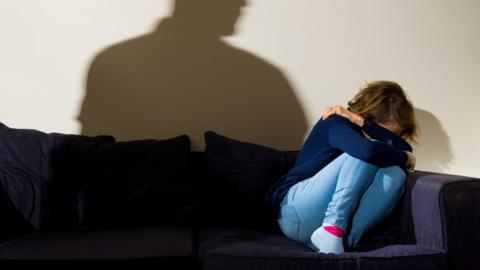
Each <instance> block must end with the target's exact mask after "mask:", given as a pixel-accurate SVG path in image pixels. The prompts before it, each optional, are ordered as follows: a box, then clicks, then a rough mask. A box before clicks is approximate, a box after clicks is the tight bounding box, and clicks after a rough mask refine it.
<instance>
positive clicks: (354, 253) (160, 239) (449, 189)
mask: <svg viewBox="0 0 480 270" xmlns="http://www.w3.org/2000/svg"><path fill="white" fill-rule="evenodd" d="M205 140H206V145H207V148H206V150H205V151H204V152H190V148H189V143H190V142H189V139H188V137H187V136H185V135H180V136H178V137H175V138H170V139H165V140H139V141H129V142H115V141H114V138H113V137H111V136H97V137H87V136H81V135H68V134H58V133H50V134H47V133H43V132H40V131H36V130H28V129H12V128H9V127H7V126H5V125H3V124H1V125H0V151H2V153H3V155H2V156H1V157H0V183H1V185H0V215H1V216H2V222H1V223H0V230H1V231H0V241H1V242H0V266H9V267H10V266H11V267H14V266H24V265H28V266H30V265H32V266H33V265H35V266H36V265H46V266H49V267H52V268H64V267H68V268H73V269H77V268H78V269H80V268H81V267H82V268H83V267H85V266H90V265H95V266H97V265H99V266H117V265H118V266H120V265H121V266H134V267H136V268H138V269H142V268H147V267H148V268H151V267H152V266H153V267H159V268H161V269H242V270H245V269H409V270H414V269H422V270H423V269H435V270H444V269H445V270H447V269H480V260H479V257H480V210H479V209H480V207H479V206H480V179H477V178H471V177H465V176H458V175H447V174H441V173H433V172H422V171H417V172H415V173H413V174H411V175H410V176H409V178H408V180H407V187H406V191H405V194H404V196H403V197H402V199H401V200H400V201H399V203H398V205H397V206H396V207H395V209H394V210H393V211H392V213H391V214H390V215H389V216H388V217H387V218H385V219H384V220H383V221H382V222H381V223H380V224H378V225H377V226H376V227H375V229H374V230H373V231H371V232H369V233H367V234H366V235H365V236H364V237H363V238H362V240H361V244H360V245H359V247H357V248H355V249H348V250H346V252H345V253H343V254H340V255H333V254H320V253H315V252H312V251H311V250H310V249H308V248H307V247H305V246H303V245H302V244H300V243H297V242H295V241H293V240H291V239H288V238H286V237H285V236H283V235H282V233H281V232H280V230H279V228H278V226H277V225H276V222H275V219H274V217H273V216H272V215H271V213H270V212H269V209H268V208H266V207H265V205H264V204H263V201H262V200H263V195H264V194H265V192H266V189H268V187H269V186H270V185H271V184H273V183H274V182H275V181H276V180H277V179H278V178H279V177H280V176H281V175H282V174H284V173H286V172H288V170H289V169H290V168H291V166H293V163H294V161H295V158H296V156H297V155H298V151H279V150H276V149H273V148H270V147H266V146H261V145H256V144H252V143H248V142H242V141H239V140H235V139H232V138H228V137H225V136H222V135H220V134H217V133H215V132H213V131H209V132H206V134H205Z"/></svg>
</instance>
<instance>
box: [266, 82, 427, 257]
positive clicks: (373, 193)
mask: <svg viewBox="0 0 480 270" xmlns="http://www.w3.org/2000/svg"><path fill="white" fill-rule="evenodd" d="M417 132H418V124H417V121H416V119H415V114H414V107H413V105H412V103H411V102H410V101H409V100H408V98H407V97H406V95H405V93H404V91H403V89H402V88H401V87H400V85H398V84H397V83H395V82H390V81H374V82H371V83H368V84H367V85H366V86H365V87H364V88H362V89H361V90H360V91H359V92H358V93H357V94H356V95H355V96H354V98H353V99H352V100H350V101H349V102H348V107H347V108H344V107H342V106H340V105H337V106H333V107H328V108H327V109H326V110H325V112H324V114H323V115H322V117H321V119H320V120H319V121H318V122H317V123H316V124H315V126H314V127H313V129H312V130H311V132H310V134H309V136H308V137H307V139H306V140H305V142H304V144H303V146H302V149H301V151H300V153H299V155H298V158H297V160H296V162H295V165H294V166H293V168H292V169H291V170H290V171H289V172H288V173H287V174H285V175H284V176H282V177H281V178H280V179H279V180H278V181H277V182H276V183H275V184H274V185H273V186H272V187H270V189H269V191H268V192H267V194H266V198H265V199H266V202H267V203H268V204H269V205H270V206H271V207H272V209H273V210H274V211H275V213H276V215H277V221H278V224H279V226H280V228H281V230H282V232H283V233H284V234H285V235H286V236H287V237H289V238H291V239H294V240H296V241H299V242H301V243H303V244H305V245H306V246H308V247H310V248H311V249H312V250H315V251H318V252H322V253H334V254H339V253H343V252H344V246H345V245H347V246H348V247H355V246H356V245H357V244H358V242H359V240H360V238H361V237H362V235H364V234H365V233H366V232H367V231H369V230H371V229H372V228H373V227H374V226H375V225H376V224H378V223H379V222H380V221H381V220H383V219H384V218H385V217H386V216H387V215H388V214H389V213H390V212H391V211H392V210H393V208H394V207H395V205H396V203H397V201H398V200H399V198H400V197H401V195H402V193H403V191H404V186H405V181H406V178H407V173H408V172H410V171H412V170H413V169H414V167H415V163H416V161H415V156H414V155H413V154H412V147H411V145H410V143H411V142H415V138H416V137H417Z"/></svg>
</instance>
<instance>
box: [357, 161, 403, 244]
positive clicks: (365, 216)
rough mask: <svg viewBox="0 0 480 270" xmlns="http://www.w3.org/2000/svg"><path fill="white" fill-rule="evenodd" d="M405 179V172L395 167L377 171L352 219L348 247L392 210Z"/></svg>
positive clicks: (400, 193)
mask: <svg viewBox="0 0 480 270" xmlns="http://www.w3.org/2000/svg"><path fill="white" fill-rule="evenodd" d="M406 178H407V177H406V174H405V172H404V171H403V170H402V169H401V168H400V167H397V166H392V167H387V168H381V169H379V170H378V171H377V173H376V175H375V177H374V179H373V182H372V184H371V185H370V187H369V188H368V189H367V191H366V192H365V194H364V195H363V197H362V199H361V200H360V204H359V206H358V208H357V211H356V212H355V214H354V216H353V218H352V228H351V230H350V233H349V235H348V246H350V247H354V246H356V245H357V243H358V241H359V240H360V238H361V237H362V235H363V234H364V233H366V232H367V231H368V230H370V229H371V228H372V227H373V226H375V225H376V224H377V223H378V222H380V221H381V220H382V219H384V218H385V217H386V216H387V215H388V214H389V213H390V212H391V211H392V210H393V208H394V207H395V205H396V203H397V201H398V199H399V198H400V196H401V195H402V192H403V190H404V187H405V181H406Z"/></svg>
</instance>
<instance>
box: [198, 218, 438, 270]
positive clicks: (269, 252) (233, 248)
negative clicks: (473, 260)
mask: <svg viewBox="0 0 480 270" xmlns="http://www.w3.org/2000/svg"><path fill="white" fill-rule="evenodd" d="M198 237H199V256H200V260H201V263H202V267H203V269H209V270H211V269H227V268H228V269H231V270H234V269H239V270H244V269H322V270H323V269H409V270H414V269H419V270H420V269H421V270H425V269H435V270H441V269H447V263H446V261H447V259H446V255H445V254H444V253H443V252H442V251H440V250H435V249H432V248H428V247H421V246H415V245H391V246H386V247H383V248H378V249H375V250H371V251H363V252H347V253H344V254H341V255H333V254H322V253H316V252H313V251H311V250H310V249H308V248H307V247H305V246H303V245H302V244H300V243H298V242H296V241H293V240H290V239H288V238H286V237H284V236H282V235H276V234H271V233H268V232H262V231H254V230H247V229H233V228H216V229H203V230H201V231H200V232H199V236H198Z"/></svg>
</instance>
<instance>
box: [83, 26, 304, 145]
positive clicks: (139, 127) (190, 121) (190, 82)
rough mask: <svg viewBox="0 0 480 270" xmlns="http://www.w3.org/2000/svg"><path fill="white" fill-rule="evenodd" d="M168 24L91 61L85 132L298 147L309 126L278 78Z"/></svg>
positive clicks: (253, 61) (242, 55)
mask: <svg viewBox="0 0 480 270" xmlns="http://www.w3.org/2000/svg"><path fill="white" fill-rule="evenodd" d="M185 29H186V28H185V26H184V25H181V24H175V23H172V22H171V21H170V20H168V19H166V20H164V21H162V22H161V23H160V25H159V27H158V28H157V29H156V31H154V32H153V33H150V34H146V35H144V36H140V37H137V38H134V39H131V40H127V41H125V42H121V43H118V44H115V45H113V46H110V47H108V48H106V49H105V50H103V51H102V52H100V53H99V54H98V55H97V56H96V57H95V59H94V61H93V62H92V64H91V66H90V69H89V72H88V77H87V83H86V85H87V87H86V94H85V98H84V101H83V104H82V108H81V112H80V116H79V120H80V122H81V124H82V134H85V135H97V134H111V135H113V136H115V137H116V138H117V139H118V140H133V139H144V138H157V139H162V138H169V137H174V136H177V135H180V134H187V135H189V136H190V138H191V140H192V150H202V149H203V148H204V142H203V134H204V132H205V131H206V130H214V131H216V132H218V133H220V134H223V135H225V136H230V137H234V138H237V139H239V140H244V141H249V142H253V143H258V144H262V145H266V146H270V147H275V148H278V149H282V150H297V149H300V147H301V145H302V143H303V139H304V135H305V132H306V130H307V123H306V119H305V115H304V111H303V109H302V107H301V105H300V103H299V101H298V99H297V97H296V95H295V91H294V89H293V88H292V86H291V85H290V84H289V82H288V80H287V79H286V77H285V76H284V75H283V74H282V72H281V71H280V70H279V69H278V68H276V67H275V66H273V65H272V64H270V63H268V62H267V61H265V60H263V59H261V58H260V57H257V56H255V55H253V54H251V53H249V52H246V51H244V50H241V49H238V48H235V47H232V46H231V45H229V44H227V43H225V42H224V41H222V40H221V39H220V37H216V38H211V37H206V36H204V35H202V33H198V32H194V31H185Z"/></svg>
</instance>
